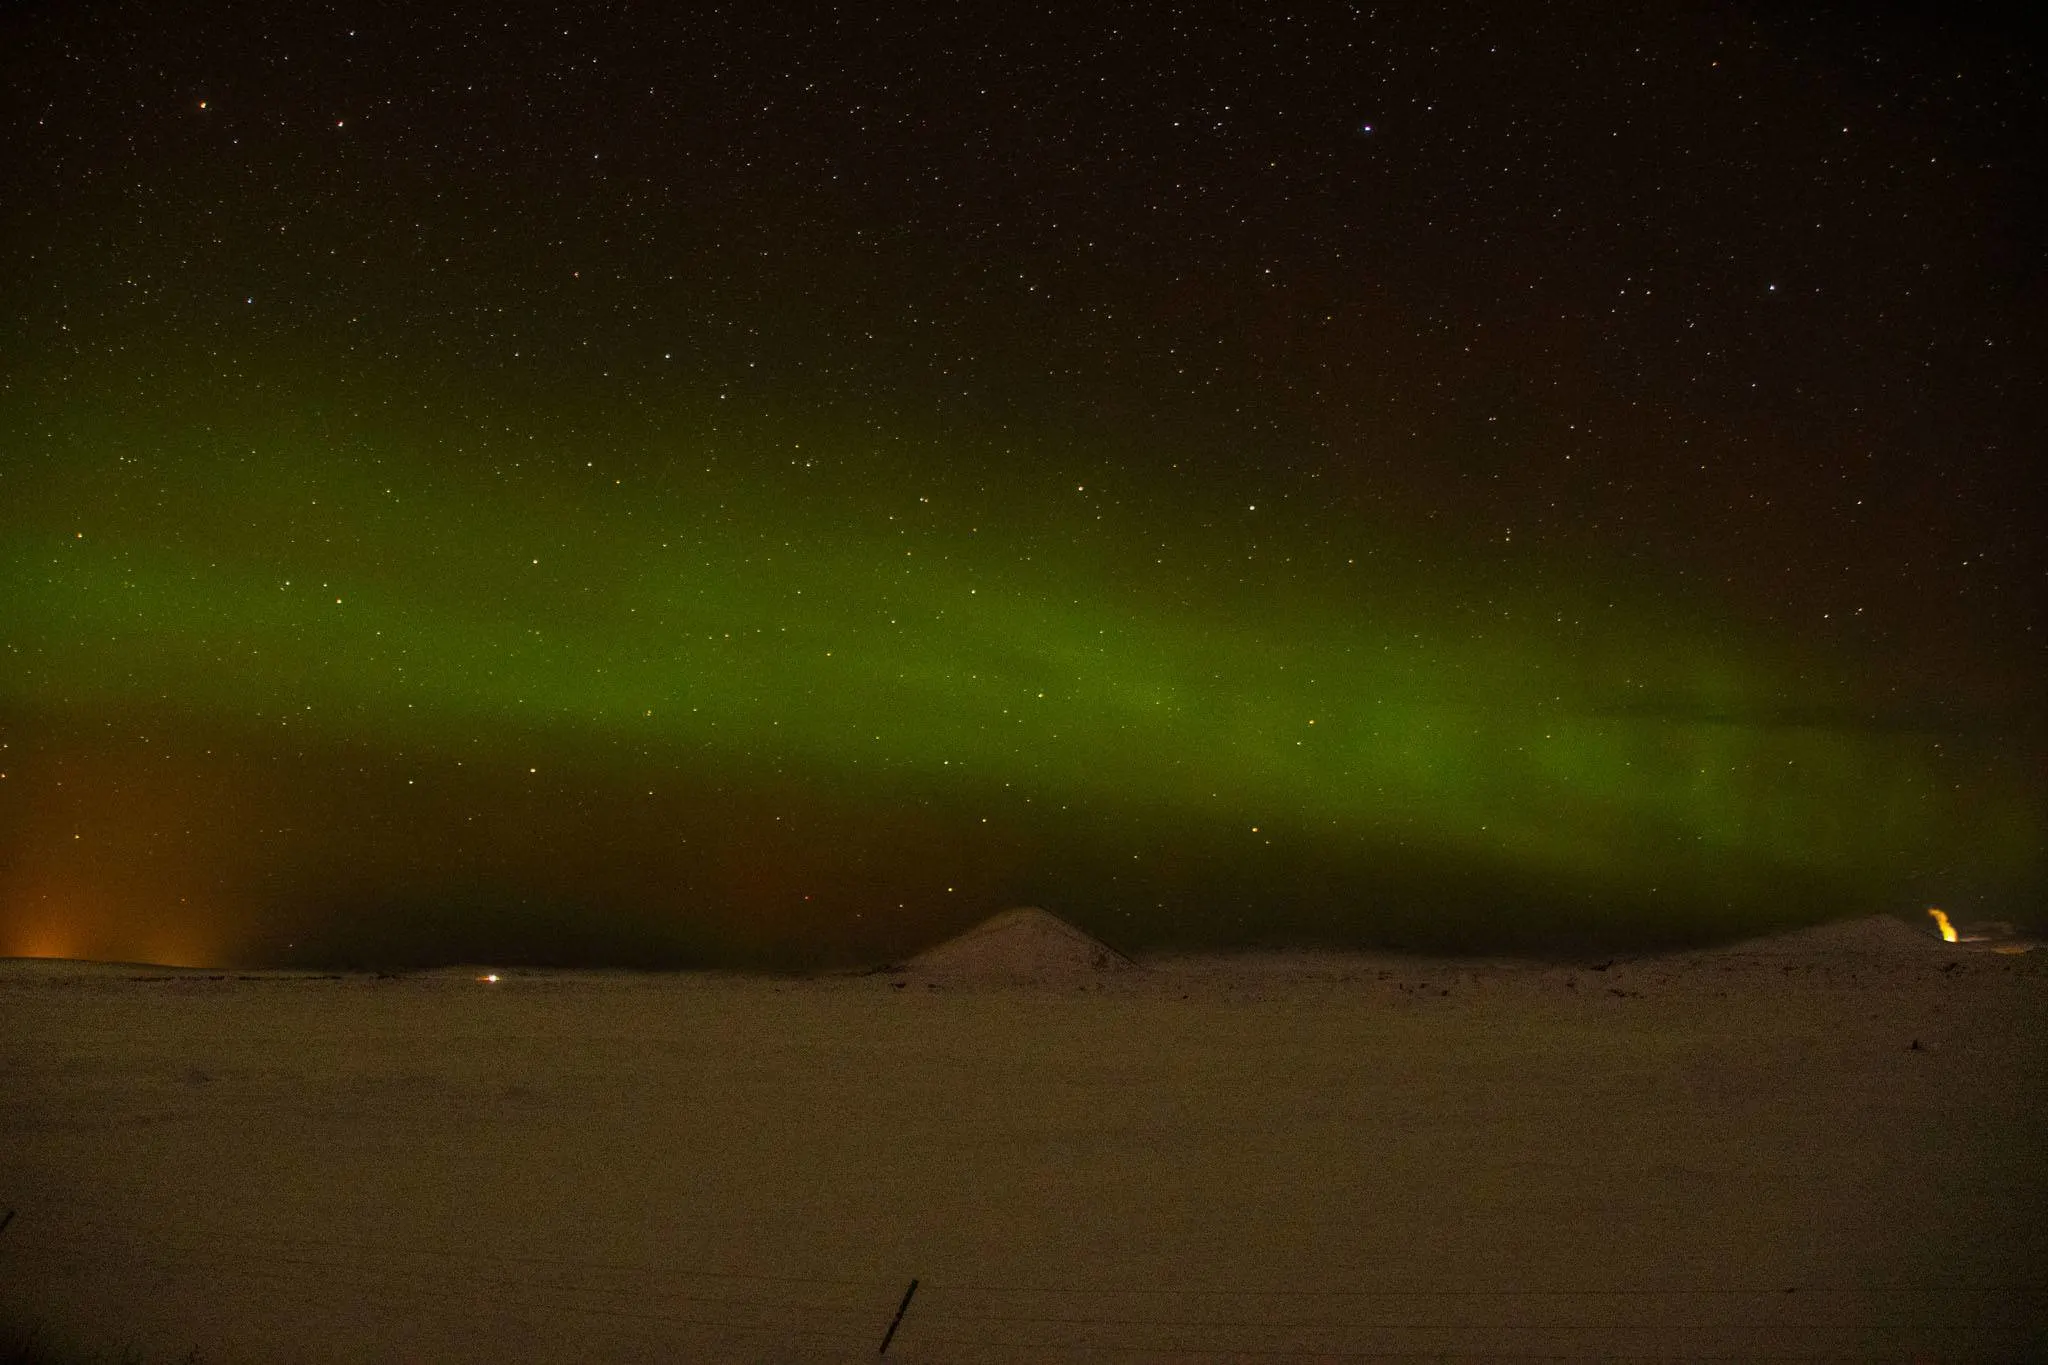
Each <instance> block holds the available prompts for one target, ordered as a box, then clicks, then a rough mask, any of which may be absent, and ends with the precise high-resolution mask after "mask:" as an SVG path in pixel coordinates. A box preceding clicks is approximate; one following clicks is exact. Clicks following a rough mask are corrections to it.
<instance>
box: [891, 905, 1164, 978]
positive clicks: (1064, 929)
mask: <svg viewBox="0 0 2048 1365" xmlns="http://www.w3.org/2000/svg"><path fill="white" fill-rule="evenodd" d="M1134 965H1136V964H1134V963H1133V962H1132V961H1131V960H1130V959H1129V958H1127V957H1125V956H1124V955H1123V954H1122V953H1120V952H1118V951H1117V950H1116V949H1114V948H1112V947H1110V946H1109V945H1108V944H1106V943H1103V942H1101V941H1100V940H1098V939H1094V938H1090V937H1089V936H1088V935H1087V934H1084V933H1082V932H1081V931H1080V930H1079V929H1076V928H1075V927H1074V926H1073V925H1071V924H1069V923H1067V922H1066V921H1065V920H1063V919H1061V918H1059V917H1058V916H1057V915H1052V914H1048V913H1047V912H1045V911H1043V910H1040V909H1039V908H1038V907H1037V906H1035V905H1026V906H1020V907H1019V908H1017V909H1015V910H1005V911H1003V913H1001V914H1000V915H996V916H994V917H993V918H991V919H987V920H984V921H982V922H981V923H980V924H978V925H976V926H975V927H974V928H972V929H969V930H968V931H967V932H966V933H964V934H961V935H960V936H959V937H958V938H949V939H947V940H946V941H945V942H944V943H941V944H939V945H938V946H937V947H935V948H928V949H926V950H925V951H924V952H921V953H919V954H918V955H917V956H916V957H913V958H912V959H910V962H909V963H908V966H909V967H910V968H911V969H912V970H914V971H919V972H931V973H934V974H940V975H945V976H955V977H968V978H981V979H990V980H1043V979H1046V978H1057V977H1071V976H1083V975H1090V974H1093V973H1097V972H1120V971H1126V970H1129V969H1130V968H1131V967H1133V966H1134Z"/></svg>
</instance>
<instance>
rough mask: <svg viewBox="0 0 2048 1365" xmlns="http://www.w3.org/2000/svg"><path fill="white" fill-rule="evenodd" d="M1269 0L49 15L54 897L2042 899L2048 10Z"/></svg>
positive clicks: (39, 206)
mask: <svg viewBox="0 0 2048 1365" xmlns="http://www.w3.org/2000/svg"><path fill="white" fill-rule="evenodd" d="M1227 8H1228V7H1214V6H1183V7H1178V8H1174V7H1149V6H1145V7H1117V6H1092V7H1084V6H1074V7H1067V6H1052V7H1046V6H1024V7H990V6H967V5H961V6H949V5H931V6H902V7H887V8H877V9H872V10H869V9H862V8H858V7H840V8H834V7H830V6H815V7H813V6H804V7H790V8H786V7H779V6H772V5H769V6H764V5H759V4H746V5H732V6H715V5H708V4H707V5H686V6H657V5H633V4H592V5H570V6H561V7H553V6H547V5H530V4H522V3H516V2H515V3H510V4H492V5H469V6H462V5H419V4H408V5H396V4H390V5H376V4H364V5H320V4H311V5H296V4H295V5H285V4H268V3H212V4H190V3H176V2H174V3H168V4H154V3H152V4H142V3H136V2H133V0H109V2H108V3H85V4H64V5H57V4H33V3H31V4H24V5H17V6H12V7H10V8H9V9H8V10H7V11H6V13H5V14H4V16H0V54H4V55H0V66H4V69H5V75H6V80H5V87H4V88H5V104H4V114H0V116H4V118H5V120H6V136H5V137H4V139H0V145H4V151H0V157H4V162H0V166H4V172H0V175H4V184H5V188H6V192H5V194H4V195H0V234H4V236H0V271H4V274H0V298H4V307H0V566H4V567H0V648H4V651H5V653H4V668H0V744H4V748H0V770H4V777H0V954H16V955H62V956H94V957H107V958H120V959H130V960H149V961H161V962H175V963H191V964H202V963H204V964H217V963H231V962H233V963H287V962H296V963H307V964H328V965H333V964H349V965H407V964H421V963H430V962H455V961H464V962H504V963H514V962H528V963H560V964H591V963H599V964H627V965H675V964H744V965H783V966H817V965H825V964H834V963H855V962H871V961H881V960H887V959H888V958H890V957H891V956H895V955H900V954H903V953H905V952H909V951H914V950H915V949H916V948H917V947H919V946H922V945H923V944H925V943H927V942H930V941H931V940H933V939H934V938H936V937H938V936H940V935H942V934H944V933H946V932H950V931H952V930H955V929H958V928H960V927H963V926H965V925H966V924H969V923H971V922H973V921H974V920H976V919H979V918H981V917H983V916H985V915H987V914H989V913H992V912H994V911H996V910H999V909H1002V908H1005V907H1006V906H1010V905H1015V904H1020V903H1036V904H1042V905H1045V906H1046V907H1048V908H1050V909H1052V910H1054V911H1055V912H1056V913H1059V914H1061V915H1064V916H1065V917H1067V918H1069V919H1071V920H1073V921H1074V922H1076V923H1078V924H1080V925H1082V926H1084V927H1086V928H1089V929H1090V930H1092V931H1094V932H1096V933H1098V934H1100V935H1101V936H1103V937H1104V938H1106V939H1108V940H1110V941H1111V942H1113V943H1116V944H1118V945H1119V946H1122V947H1127V948H1133V949H1137V948H1144V947H1148V946H1160V945H1171V944H1180V945H1192V946H1223V945H1231V944H1247V943H1289V942H1308V943H1330V944H1348V945H1376V946H1386V945H1392V946H1406V947H1416V948H1428V949H1445V948H1448V949H1460V950H1474V951H1495V950H1520V951H1575V950H1577V949H1578V948H1581V947H1586V946H1600V945H1613V944H1627V945H1635V944H1652V943H1662V942H1674V941H1683V940H1689V939H1696V938H1702V937H1715V936H1725V935H1731V934H1736V933H1742V932H1750V931H1753V930H1756V929H1759V928H1764V927H1770V926H1776V925H1783V924H1790V923H1799V922H1811V921H1814V920H1818V919H1822V918H1826V917H1829V916H1832V915H1839V914H1851V913H1869V912H1872V911H1892V912H1895V913H1902V914H1915V915H1917V914H1920V913H1921V912H1922V911H1923V910H1924V907H1926V906H1927V905H1933V904H1940V905H1946V906H1948V907H1950V909H1951V913H1955V914H1957V915H1959V916H1960V917H1963V918H1966V919H1967V918H1971V917H1986V918H2003V919H2009V920H2020V921H2022V922H2027V921H2030V920H2033V919H2037V918H2038V917H2039V915H2040V906H2041V904H2042V892H2043V890H2044V888H2048V871H2044V867H2048V863H2044V852H2043V839H2042V830H2043V827H2044V823H2048V822H2044V814H2048V811H2044V807H2048V778H2044V775H2043V774H2044V766H2043V760H2044V756H2048V742H2044V726H2043V706H2042V700H2041V698H2042V696H2043V695H2044V693H2048V689H2044V682H2048V669H2044V667H2043V662H2044V660H2043V646H2044V634H2043V621H2042V602H2043V594H2042V592H2041V587H2042V575H2043V569H2044V564H2043V557H2042V553H2041V548H2040V543H2039V536H2038V532H2037V530H2036V527H2037V524H2038V522H2039V520H2040V515H2041V511H2042V509H2041V507H2040V496H2039V495H2040V474H2039V470H2040V463H2039V461H2040V452H2041V449H2042V436H2043V433H2044V430H2048V425H2044V422H2043V417H2044V404H2043V394H2042V388H2041V375H2042V373H2043V361H2044V359H2048V346H2044V336H2043V321H2044V319H2048V306H2044V305H2048V297H2044V288H2043V280H2044V275H2043V270H2042V264H2043V261H2042V252H2043V242H2044V233H2043V226H2044V212H2043V210H2044V204H2043V197H2042V187H2043V185H2044V184H2048V178H2044V176H2043V170H2044V168H2043V166H2042V164H2041V162H2042V151H2041V149H2042V148H2043V147H2044V146H2048V118H2044V113H2048V97H2044V95H2043V93H2042V92H2043V91H2044V90H2048V73H2044V71H2043V67H2042V61H2041V50H2040V48H2039V47H2038V46H2036V45H2034V44H2033V43H2032V42H2031V41H2030V40H2029V39H2028V37H2027V35H2024V34H2021V33H2019V32H2017V31H2009V30H2005V29H2001V28H1999V27H1998V26H1997V25H1996V24H1994V23H1992V22H1991V21H1989V20H1983V19H1979V20H1977V21H1975V22H1974V23H1965V22H1960V21H1957V20H1956V19H1954V18H1953V17H1947V16H1945V15H1944V12H1943V9H1942V7H1938V6H1933V5H1925V6H1923V5H1900V4H1892V5H1876V6H1843V7H1839V8H1837V9H1834V10H1828V9H1825V8H1815V7H1793V6H1778V5H1771V4H1761V3H1759V4H1733V3H1705V2H1702V3H1690V4H1679V5H1668V6H1667V5H1658V6H1640V5H1636V6H1626V5H1611V4H1585V5H1579V4H1559V5H1550V6H1537V5H1513V6H1503V5H1462V6H1461V5H1451V6H1427V7H1425V6H1413V7H1395V6H1384V5H1383V6H1377V7H1375V6H1358V5H1353V6H1344V5H1330V6H1317V7H1313V8H1307V9H1294V8H1291V7H1277V6H1271V7H1269V6H1251V7H1244V11H1243V12H1241V13H1235V14H1227V13H1222V12H1221V10H1223V9H1227Z"/></svg>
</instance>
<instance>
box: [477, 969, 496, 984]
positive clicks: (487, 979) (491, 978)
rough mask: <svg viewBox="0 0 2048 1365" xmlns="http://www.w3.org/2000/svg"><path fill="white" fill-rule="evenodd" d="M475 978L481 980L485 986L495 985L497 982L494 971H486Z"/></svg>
mask: <svg viewBox="0 0 2048 1365" xmlns="http://www.w3.org/2000/svg"><path fill="white" fill-rule="evenodd" d="M477 980H478V981H481V982H482V983H483V984H484V985H486V986H495V985H497V984H498V974H497V973H496V972H486V973H485V974H484V975H482V976H480V977H478V978H477Z"/></svg>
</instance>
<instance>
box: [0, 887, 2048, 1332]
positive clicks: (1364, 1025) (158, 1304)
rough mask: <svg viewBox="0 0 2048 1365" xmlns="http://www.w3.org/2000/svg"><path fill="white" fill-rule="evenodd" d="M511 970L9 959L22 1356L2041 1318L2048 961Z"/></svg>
mask: <svg viewBox="0 0 2048 1365" xmlns="http://www.w3.org/2000/svg"><path fill="white" fill-rule="evenodd" d="M2006 946H2017V945H2006ZM1011 965H1013V966H1014V964H1011ZM484 970H486V969H481V968H479V969H477V970H474V971H460V972H439V973H422V974H414V975H408V976H404V977H395V978H378V977H374V976H347V977H341V978H322V977H317V976H307V975H302V974H282V973H246V974H234V973H207V972H188V971H170V970H165V969H160V968H140V967H114V966H88V965H81V964H52V963H37V962H11V963H0V1211H4V1210H5V1209H9V1208H11V1209H13V1210H14V1211H15V1214H14V1218H13V1220H12V1222H11V1223H9V1224H8V1225H7V1226H6V1227H5V1228H4V1229H0V1327H4V1329H5V1330H6V1331H7V1332H9V1333H11V1334H12V1336H11V1337H10V1338H6V1339H0V1346H4V1345H5V1344H6V1342H7V1341H17V1342H18V1341H19V1340H20V1339H21V1338H22V1337H23V1336H24V1335H25V1334H27V1333H29V1332H31V1331H34V1332H36V1333H37V1334H38V1335H37V1340H38V1342H39V1344H40V1346H41V1347H42V1348H43V1349H44V1350H45V1351H47V1353H48V1355H49V1357H50V1358H52V1359H83V1358H91V1357H92V1356H94V1355H98V1356H99V1357H100V1358H103V1359H118V1358H120V1356H121V1353H122V1352H123V1351H130V1352H132V1354H131V1355H130V1356H129V1358H130V1359H140V1360H148V1361H158V1360H164V1361H175V1360H184V1359H188V1358H190V1356H191V1354H192V1353H193V1352H194V1350H195V1349H196V1353H197V1359H199V1360H201V1361H206V1362H234V1361H251V1362H259V1361H260V1362H289V1361H401V1360H402V1361H549V1362H555V1361H570V1360H593V1361H602V1360H650V1361H652V1360H662V1361H683V1360H728V1359H729V1360H811V1359H817V1360H827V1359H847V1360H851V1359H856V1358H872V1357H874V1356H875V1354H876V1351H877V1348H878V1346H879V1345H880V1343H881V1339H882V1335H883V1333H884V1331H885V1329H886V1328H887V1327H888V1325H889V1323H890V1321H891V1319H892V1318H893V1317H894V1315H895V1314H896V1311H897V1309H898V1306H899V1304H900V1303H901V1301H902V1299H903V1296H904V1291H905V1289H906V1288H907V1286H908V1285H909V1283H910V1281H911V1279H912V1278H913V1277H915V1278H916V1279H917V1280H918V1282H919V1284H918V1289H917V1293H916V1295H915V1296H914V1298H913V1299H912V1301H911V1303H910V1306H909V1308H908V1310H907V1311H906V1312H905V1313H904V1315H903V1320H902V1325H901V1327H900V1328H899V1329H898V1331H897V1333H896V1336H895V1338H894V1340H893V1342H892V1343H891V1345H890V1347H889V1351H888V1358H890V1359H897V1358H901V1359H903V1360H922V1361H947V1362H953V1361H974V1360H1015V1361H1042V1360H1175V1359H1190V1360H1193V1359H1232V1358H1238V1357H1241V1358H1244V1359H1258V1360H1287V1359H1344V1358H1351V1357H1363V1358H1403V1357H1414V1356H1421V1357H1436V1356H1442V1357H1446V1358H1455V1359H1471V1358H1483V1357H1485V1356H1487V1355H1489V1354H1493V1355H1500V1356H1515V1357H1528V1356H1544V1357H1552V1358H1601V1359H1611V1358H1614V1357H1656V1358H1667V1359H1668V1358H1673V1357H1699V1356H1711V1357H1720V1358H1724V1359H1753V1358H1760V1357H1765V1356H1779V1357H1783V1356H1797V1357H1801V1358H1811V1357H1830V1356H1831V1357H1840V1358H1853V1359H1873V1358H1878V1357H1883V1356H1908V1357H1913V1358H1926V1359H1940V1360H1965V1359H2003V1360H2013V1359H2023V1358H2030V1357H2031V1358H2042V1356H2043V1355H2044V1354H2048V1216H2044V1215H2048V1161H2043V1160H2042V1159H2041V1154H2042V1153H2043V1152H2048V1106H2044V1103H2043V1101H2044V1096H2048V951H2033V952H2026V953H2003V954H2001V953H1994V952H1990V951H1985V950H1984V949H1983V945H1976V944H1972V945H1960V946H1954V947H1949V946H1944V945H1941V944H1939V943H1938V942H1934V941H1932V940H1931V939H1930V938H1928V937H1926V936H1924V935H1917V934H1914V933H1912V932H1910V931H1908V930H1906V929H1905V928H1904V927H1903V926H1898V925H1896V924H1892V923H1891V922H1889V921H1885V922H1868V923H1865V924H1862V925H1846V926H1834V927H1832V928H1830V929H1826V930H1821V931H1816V932H1814V933H1810V934H1808V935H1806V936H1803V937H1792V938H1788V939H1785V940H1779V941H1774V942H1769V943H1764V944H1755V945H1746V946H1744V947H1741V948H1739V949H1736V950H1728V951H1722V952H1717V953H1700V954H1691V955H1685V956H1678V957H1666V958H1646V959H1638V960H1634V961H1624V962H1617V963H1613V964H1605V965H1602V964H1582V965H1576V966H1567V965H1558V964H1538V963H1506V962H1500V963H1476V962H1428V961H1417V960H1414V959H1401V958H1377V957H1365V956H1356V957H1354V956H1332V955H1307V954H1296V955H1266V956H1262V957H1247V958H1204V957H1182V958H1174V959H1155V960H1153V961H1151V962H1149V963H1147V964H1145V965H1144V967H1143V969H1142V970H1135V971H1131V970H1125V971H1117V972H1112V973H1102V974H1095V975H1091V974H1089V973H1085V972H1073V971H1063V972H1058V973H1053V974H1051V975H1050V976H1049V977H1047V979H1045V980H1043V981H1041V982H1039V983H1037V984H1035V985H1034V984H1032V983H1030V982H1028V981H1019V980H1017V979H1016V973H1015V972H1009V973H1006V974H1004V976H1003V979H1002V980H1001V981H1000V982H997V981H994V980H977V979H975V977H974V975H973V974H972V973H966V974H961V973H954V974H951V975H948V974H947V973H945V972H938V971H930V970H917V969H913V970H907V971H902V972H895V973H880V974H874V975H866V976H842V977H828V978H818V979H808V980H793V979H786V978H750V977H738V976H717V975H695V974H682V975H634V974H624V973H621V974H604V973H546V972H520V971H506V972H501V973H500V975H501V978H502V979H500V980H499V981H497V982H496V983H486V982H480V981H478V980H477V979H476V978H477V976H478V975H479V974H480V973H482V972H483V971H484Z"/></svg>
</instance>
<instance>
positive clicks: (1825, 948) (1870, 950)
mask: <svg viewBox="0 0 2048 1365" xmlns="http://www.w3.org/2000/svg"><path fill="white" fill-rule="evenodd" d="M1943 946H1944V945H1943V943H1942V941H1941V937H1940V935H1938V934H1936V933H1935V932H1934V929H1933V921H1932V920H1930V921H1928V928H1926V929H1924V930H1922V929H1919V928H1916V927H1914V926H1913V925H1910V924H1907V923H1906V922H1905V921H1904V920H1900V919H1895V918H1893V917H1892V916H1890V915H1866V916H1864V917H1863V918H1861V919H1845V920H1836V921H1835V922H1834V923H1832V924H1816V925H1814V926H1813V927H1812V928H1810V929H1794V930H1791V931H1790V932H1787V933H1783V934H1772V935H1770V936H1769V937H1767V938H1752V939H1746V940H1744V941H1743V942H1741V943H1735V944H1730V945H1729V947H1728V948H1727V950H1726V951H1728V952H1732V953H1755V954H1767V955H1770V956H1788V957H1793V956H1808V955H1811V956H1816V957H1838V956H1845V955H1854V956H1863V957H1869V956H1872V955H1877V956H1888V957H1896V956H1899V955H1902V954H1909V953H1910V954H1924V953H1925V952H1926V951H1927V950H1928V949H1929V948H1940V947H1943Z"/></svg>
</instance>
